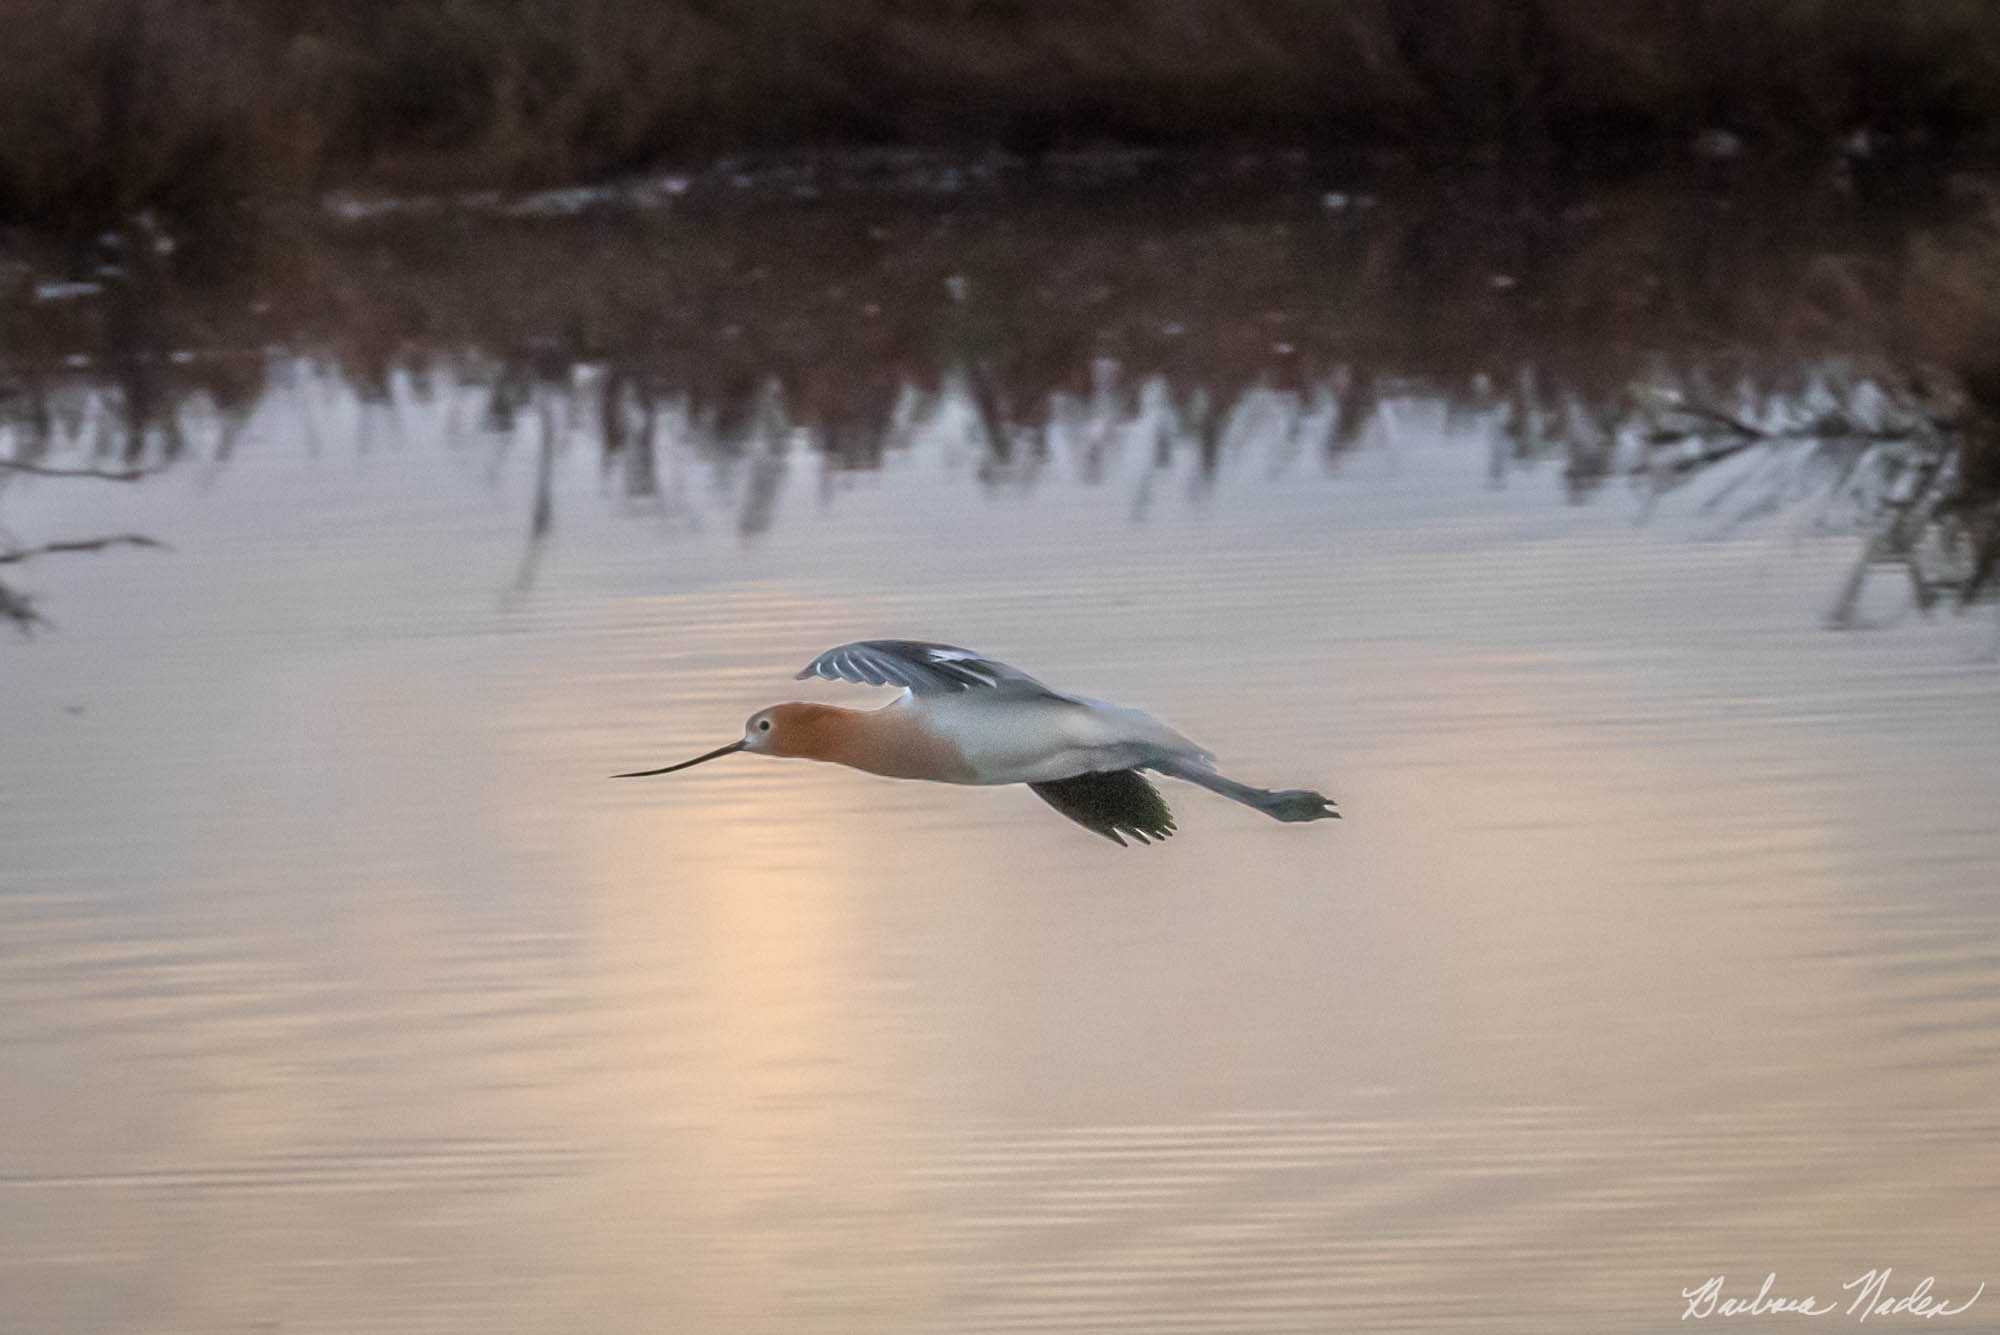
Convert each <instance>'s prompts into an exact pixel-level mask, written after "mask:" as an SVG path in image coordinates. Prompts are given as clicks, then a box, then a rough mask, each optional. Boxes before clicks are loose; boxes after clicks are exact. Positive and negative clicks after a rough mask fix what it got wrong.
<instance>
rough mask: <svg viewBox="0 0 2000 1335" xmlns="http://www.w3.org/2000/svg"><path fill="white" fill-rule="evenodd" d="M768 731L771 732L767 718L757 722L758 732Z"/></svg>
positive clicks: (769, 721)
mask: <svg viewBox="0 0 2000 1335" xmlns="http://www.w3.org/2000/svg"><path fill="white" fill-rule="evenodd" d="M770 730H771V720H769V719H767V718H760V719H758V720H757V731H758V732H769V731H770Z"/></svg>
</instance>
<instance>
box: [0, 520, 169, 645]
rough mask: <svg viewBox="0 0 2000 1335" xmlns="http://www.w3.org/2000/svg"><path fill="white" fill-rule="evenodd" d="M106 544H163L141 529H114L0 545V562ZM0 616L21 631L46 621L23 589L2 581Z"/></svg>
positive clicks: (95, 549)
mask: <svg viewBox="0 0 2000 1335" xmlns="http://www.w3.org/2000/svg"><path fill="white" fill-rule="evenodd" d="M107 547H158V548H161V549H165V548H166V544H165V543H164V542H161V541H159V540H158V539H156V538H149V537H146V536H145V535H144V534H141V533H118V534H113V535H111V536H110V537H104V538H74V539H70V540H69V541H66V542H45V543H42V544H41V545H40V546H38V547H7V548H0V565H18V564H20V563H22V562H24V561H32V560H33V559H35V558H36V557H38V556H55V555H59V554H61V553H65V552H100V551H103V550H104V549H105V548H107ZM0 617H5V618H6V619H7V620H9V621H11V622H13V623H14V625H15V626H16V627H18V628H19V629H20V630H21V632H22V633H23V634H26V633H28V632H29V631H31V630H33V629H34V628H35V627H36V626H46V625H48V624H50V623H49V619H48V618H47V617H45V616H43V615H42V614H41V612H39V611H38V610H36V607H35V602H34V599H32V598H30V597H29V596H28V595H27V594H25V593H17V592H15V591H14V590H13V589H11V588H9V587H7V585H5V584H0Z"/></svg>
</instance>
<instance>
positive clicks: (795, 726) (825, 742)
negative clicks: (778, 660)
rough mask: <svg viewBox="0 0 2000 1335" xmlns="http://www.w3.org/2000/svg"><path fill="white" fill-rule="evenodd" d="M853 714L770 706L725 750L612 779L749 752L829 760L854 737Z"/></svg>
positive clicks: (799, 703) (817, 707) (803, 705)
mask: <svg viewBox="0 0 2000 1335" xmlns="http://www.w3.org/2000/svg"><path fill="white" fill-rule="evenodd" d="M855 717H856V712H855V711H854V710H852V709H840V708H837V707H835V706H833V705H814V704H806V703H804V702H803V701H793V702H791V703H788V704H782V705H772V706H770V707H769V708H768V709H760V710H758V711H757V712H756V713H754V714H752V715H751V716H750V717H749V719H748V720H747V721H745V723H744V724H743V737H742V740H740V741H734V742H731V743H730V744H729V745H727V746H718V747H717V748H715V750H713V751H710V752H707V753H706V754H704V755H698V756H696V757H695V758H694V759H693V760H683V761H681V762H680V763H679V764H678V765H668V766H666V767H665V768H664V769H642V770H635V771H633V772H632V773H630V774H614V775H612V776H611V777H613V778H614V779H643V778H646V777H648V776H650V775H654V774H672V773H673V772H674V771H675V770H683V769H686V768H688V767H689V766H690V765H699V764H701V763H702V762H703V761H705V760H718V759H720V758H721V757H723V756H726V755H731V754H733V753H735V752H737V751H750V752H754V753H755V754H757V755H763V756H802V757H804V758H806V759H808V760H832V759H834V758H836V757H837V756H838V755H839V754H840V753H841V752H842V750H843V744H844V743H845V742H847V741H848V740H849V739H850V737H851V735H852V733H853V723H854V719H855Z"/></svg>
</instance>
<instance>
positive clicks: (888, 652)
mask: <svg viewBox="0 0 2000 1335" xmlns="http://www.w3.org/2000/svg"><path fill="white" fill-rule="evenodd" d="M807 677H824V678H826V679H827V680H828V681H851V682H853V683H855V684H856V685H857V686H906V687H908V688H909V689H910V690H911V691H912V692H913V693H915V694H917V695H941V694H946V693H949V692H953V691H973V690H979V691H1002V692H1005V693H1008V694H1020V695H1044V696H1048V697H1050V698H1051V699H1057V700H1066V699H1069V698H1070V697H1068V696H1066V695H1063V694H1061V693H1060V692H1057V691H1052V690H1050V689H1049V688H1048V687H1046V686H1044V685H1042V684H1041V683H1040V682H1038V681H1036V680H1035V679H1034V678H1033V677H1031V676H1029V675H1028V674H1027V673H1025V672H1022V671H1020V670H1019V669H1018V668H1010V667H1008V666H1007V665H1006V664H1005V663H996V662H994V661H993V660H992V659H990V658H982V657H981V656H980V655H978V654H975V653H973V652H972V651H971V650H970V649H960V648H958V647H957V646H955V645H949V644H925V643H923V642H922V641H919V640H856V641H855V642H854V643H853V644H843V645H840V646H839V647H837V648H833V649H829V650H827V651H826V652H825V653H823V654H821V655H820V656H819V657H818V658H815V659H814V660H813V661H812V662H810V663H808V664H806V665H805V668H804V670H802V671H801V672H800V673H799V680H800V681H804V680H805V679H806V678H807Z"/></svg>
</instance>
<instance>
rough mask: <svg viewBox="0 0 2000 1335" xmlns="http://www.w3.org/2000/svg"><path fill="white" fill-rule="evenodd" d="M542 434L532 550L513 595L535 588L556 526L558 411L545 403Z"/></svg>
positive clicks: (518, 571)
mask: <svg viewBox="0 0 2000 1335" xmlns="http://www.w3.org/2000/svg"><path fill="white" fill-rule="evenodd" d="M540 422H541V432H540V436H539V441H538V443H537V445H536V449H535V499H534V503H533V505H532V506H531V507H530V508H529V511H528V546H527V550H525V551H524V552H522V554H521V564H520V566H519V568H518V569H516V570H515V572H514V583H513V586H512V589H511V590H510V593H512V594H521V593H526V592H527V591H528V590H529V589H531V588H533V587H534V583H535V572H536V570H538V569H539V568H540V567H541V563H542V551H543V549H544V548H546V547H547V545H548V536H549V530H550V529H551V528H552V527H554V525H555V511H556V505H555V473H556V420H555V409H554V407H553V406H552V405H551V403H550V402H549V401H548V400H547V399H544V400H543V402H542V404H541V413H540Z"/></svg>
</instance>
